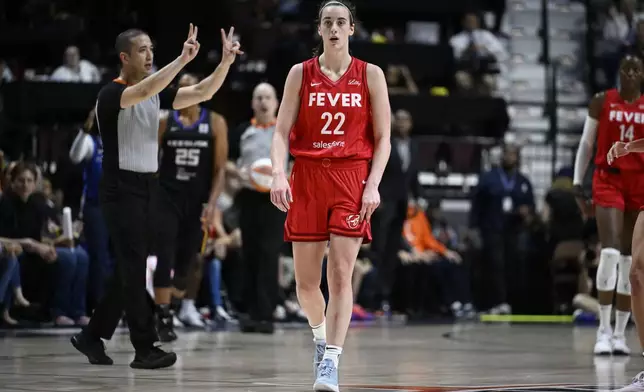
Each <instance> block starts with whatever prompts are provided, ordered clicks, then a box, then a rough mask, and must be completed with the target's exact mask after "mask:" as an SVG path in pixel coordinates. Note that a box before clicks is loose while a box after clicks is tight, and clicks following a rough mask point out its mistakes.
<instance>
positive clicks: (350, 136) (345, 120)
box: [289, 57, 374, 160]
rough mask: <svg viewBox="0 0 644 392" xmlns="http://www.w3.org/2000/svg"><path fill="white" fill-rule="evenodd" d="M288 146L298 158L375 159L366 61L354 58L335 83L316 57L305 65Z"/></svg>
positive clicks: (303, 65)
mask: <svg viewBox="0 0 644 392" xmlns="http://www.w3.org/2000/svg"><path fill="white" fill-rule="evenodd" d="M289 147H290V152H291V155H293V156H294V157H296V158H297V157H308V158H340V159H363V160H370V159H371V158H372V157H373V150H374V138H373V126H372V123H371V107H370V102H369V88H368V86H367V63H366V62H364V61H361V60H358V59H356V58H355V57H353V58H352V59H351V64H350V65H349V68H348V69H347V71H346V72H345V73H344V75H342V77H341V78H340V79H338V80H337V81H336V82H334V81H332V80H331V79H329V78H328V77H327V76H326V75H325V74H323V73H322V71H321V70H320V64H319V62H318V58H317V57H314V58H312V59H310V60H307V61H305V62H303V63H302V86H301V88H300V111H299V113H298V116H297V120H296V122H295V125H294V126H293V128H292V129H291V134H290V140H289Z"/></svg>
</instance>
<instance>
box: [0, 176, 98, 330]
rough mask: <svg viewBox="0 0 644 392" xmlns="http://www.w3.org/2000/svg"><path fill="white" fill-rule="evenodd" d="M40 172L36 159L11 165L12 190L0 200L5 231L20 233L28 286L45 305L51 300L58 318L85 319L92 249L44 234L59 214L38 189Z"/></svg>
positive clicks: (63, 321) (64, 322)
mask: <svg viewBox="0 0 644 392" xmlns="http://www.w3.org/2000/svg"><path fill="white" fill-rule="evenodd" d="M37 178H38V170H37V169H36V167H35V165H33V164H28V163H19V164H17V165H16V166H15V167H14V168H13V169H12V171H11V179H12V186H11V190H10V191H8V192H6V193H5V194H4V195H3V196H2V199H1V200H0V236H2V237H7V238H13V239H16V240H17V242H18V243H19V244H20V245H21V246H22V248H23V249H24V250H25V253H26V254H25V255H24V256H22V260H21V268H22V274H23V276H24V278H25V279H24V283H25V285H24V286H25V292H26V293H27V295H28V296H29V297H30V298H32V299H36V300H37V302H39V303H40V304H42V305H45V306H44V308H43V310H49V308H50V306H51V312H52V314H53V316H54V323H55V324H56V325H58V326H72V325H74V324H77V325H80V326H82V325H86V324H87V323H88V322H89V319H88V318H87V316H86V309H85V296H86V291H87V290H86V279H87V267H88V264H89V261H88V257H87V253H86V252H85V251H84V250H83V249H82V248H80V247H74V244H73V241H69V240H68V239H66V238H64V237H62V236H61V237H57V238H44V236H43V234H44V233H45V232H46V231H47V229H46V228H47V226H49V225H48V223H50V221H55V220H56V217H54V216H53V214H52V209H51V207H49V206H48V205H47V200H46V198H45V197H44V195H43V194H42V193H39V192H36V182H37ZM52 274H53V277H54V279H52ZM43 316H45V315H43ZM47 316H48V315H47Z"/></svg>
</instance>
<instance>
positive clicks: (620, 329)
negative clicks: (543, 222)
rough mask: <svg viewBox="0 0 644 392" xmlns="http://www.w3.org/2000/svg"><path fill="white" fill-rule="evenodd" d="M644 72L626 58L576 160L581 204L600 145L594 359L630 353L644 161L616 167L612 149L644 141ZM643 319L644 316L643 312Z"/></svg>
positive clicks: (601, 97)
mask: <svg viewBox="0 0 644 392" xmlns="http://www.w3.org/2000/svg"><path fill="white" fill-rule="evenodd" d="M642 72H643V71H642V62H641V61H640V60H639V59H638V58H636V57H633V56H627V57H625V58H624V59H623V60H622V63H621V65H620V85H621V86H620V88H619V89H612V90H608V91H605V92H603V93H600V94H597V95H596V96H595V97H594V98H593V99H592V101H591V102H590V105H589V108H588V117H587V118H586V123H585V125H584V131H583V134H582V138H581V143H580V145H579V149H578V151H577V157H576V160H575V174H574V180H573V181H574V185H575V187H576V191H577V194H578V196H579V199H582V197H583V196H582V195H583V192H582V191H581V183H582V181H583V178H584V175H585V172H586V167H587V166H588V161H589V160H590V156H591V154H592V148H593V144H594V143H595V141H596V142H597V152H596V154H595V165H596V170H595V173H594V177H593V204H594V206H595V215H596V218H597V227H598V230H599V241H600V243H601V246H602V249H601V252H600V257H599V266H598V267H597V279H596V287H597V292H598V300H599V308H600V311H599V313H600V315H599V329H598V331H597V341H596V343H595V348H594V353H595V355H610V354H611V353H612V354H617V355H628V354H630V350H629V348H628V346H627V345H626V339H625V338H624V330H625V329H626V324H627V323H628V318H629V317H630V308H631V284H630V282H629V271H630V269H631V263H632V260H631V241H632V238H633V227H634V225H635V220H636V218H637V215H638V213H639V211H640V209H641V208H642V206H644V156H640V155H632V156H629V157H627V158H624V159H622V160H619V161H617V162H615V163H614V164H612V165H611V163H612V158H610V154H609V149H610V148H611V146H612V145H614V144H615V143H618V145H621V144H622V143H628V142H630V141H632V140H633V139H635V138H638V137H643V136H644V132H642V126H641V124H642V122H643V121H644V99H641V98H640V96H641V94H640V82H641V79H642ZM580 205H581V206H582V208H586V204H585V201H584V200H580ZM614 291H617V299H616V304H615V305H616V308H617V309H616V312H615V330H614V331H613V330H612V328H611V308H612V304H613V292H614ZM642 310H644V309H642ZM640 317H644V313H642V315H641V316H640ZM642 321H643V322H644V319H643V320H642ZM641 325H643V326H644V324H641Z"/></svg>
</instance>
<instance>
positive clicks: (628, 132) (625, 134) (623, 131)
mask: <svg viewBox="0 0 644 392" xmlns="http://www.w3.org/2000/svg"><path fill="white" fill-rule="evenodd" d="M619 131H620V136H619V140H620V141H622V142H632V141H633V139H634V137H635V135H634V129H633V125H628V126H626V125H625V124H622V125H620V126H619Z"/></svg>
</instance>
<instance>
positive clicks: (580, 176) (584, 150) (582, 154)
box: [573, 93, 604, 185]
mask: <svg viewBox="0 0 644 392" xmlns="http://www.w3.org/2000/svg"><path fill="white" fill-rule="evenodd" d="M603 106H604V94H603V93H600V94H597V95H595V96H594V97H593V99H592V100H591V101H590V104H589V105H588V115H587V116H586V121H585V122H584V130H583V132H582V134H581V140H580V141H579V147H578V148H577V155H576V157H575V171H574V175H573V185H581V184H582V182H583V181H584V176H585V175H586V169H587V168H588V163H589V162H590V159H591V158H592V155H593V146H594V145H595V139H597V125H598V121H599V116H600V114H601V110H602V107H603Z"/></svg>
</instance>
